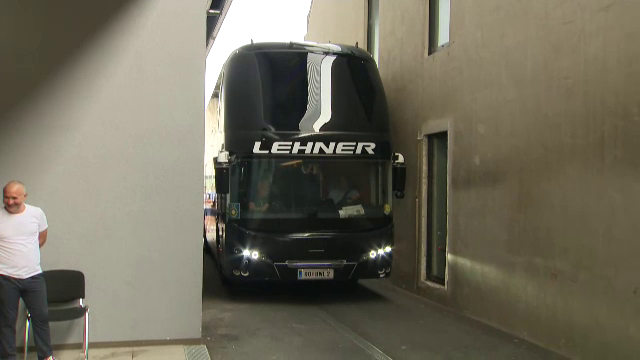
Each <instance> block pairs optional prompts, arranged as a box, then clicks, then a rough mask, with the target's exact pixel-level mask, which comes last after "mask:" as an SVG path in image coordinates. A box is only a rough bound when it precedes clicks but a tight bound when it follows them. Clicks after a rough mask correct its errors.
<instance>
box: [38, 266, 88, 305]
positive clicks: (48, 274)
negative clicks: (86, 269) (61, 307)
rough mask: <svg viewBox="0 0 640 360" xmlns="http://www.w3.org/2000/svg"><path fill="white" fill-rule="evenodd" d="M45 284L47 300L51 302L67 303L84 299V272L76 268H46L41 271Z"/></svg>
mask: <svg viewBox="0 0 640 360" xmlns="http://www.w3.org/2000/svg"><path fill="white" fill-rule="evenodd" d="M42 275H44V281H45V283H46V284H47V301H48V302H49V303H50V304H52V303H54V304H55V303H67V302H72V301H75V300H79V299H84V296H85V293H84V274H83V273H82V271H78V270H47V271H43V272H42Z"/></svg>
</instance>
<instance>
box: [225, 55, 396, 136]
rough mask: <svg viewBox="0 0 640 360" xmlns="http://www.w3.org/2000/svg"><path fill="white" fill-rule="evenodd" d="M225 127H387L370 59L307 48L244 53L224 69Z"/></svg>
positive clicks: (369, 129) (381, 129)
mask: <svg viewBox="0 0 640 360" xmlns="http://www.w3.org/2000/svg"><path fill="white" fill-rule="evenodd" d="M223 87H224V92H225V98H224V107H225V130H226V131H230V130H231V131H256V130H257V131H260V130H271V131H292V132H303V133H304V132H318V131H344V132H373V133H380V132H387V131H388V112H387V103H386V98H385V94H384V90H383V87H382V83H381V80H380V76H379V74H378V70H377V67H376V66H375V63H374V61H373V60H371V59H363V58H360V57H357V56H351V55H335V54H333V55H332V54H322V53H308V52H303V51H256V52H240V53H238V54H235V55H234V56H232V57H231V58H230V59H229V62H228V64H227V66H226V68H225V78H224V83H223Z"/></svg>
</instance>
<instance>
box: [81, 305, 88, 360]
mask: <svg viewBox="0 0 640 360" xmlns="http://www.w3.org/2000/svg"><path fill="white" fill-rule="evenodd" d="M83 336H84V338H83V339H82V350H83V352H84V359H85V360H88V359H89V309H87V312H86V313H85V314H84V334H83Z"/></svg>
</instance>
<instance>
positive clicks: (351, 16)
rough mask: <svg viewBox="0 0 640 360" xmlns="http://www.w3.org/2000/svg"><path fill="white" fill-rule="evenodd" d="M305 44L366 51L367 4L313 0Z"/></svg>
mask: <svg viewBox="0 0 640 360" xmlns="http://www.w3.org/2000/svg"><path fill="white" fill-rule="evenodd" d="M310 14H311V16H310V17H309V23H308V28H307V35H306V36H305V38H304V39H305V40H307V41H315V42H318V43H326V42H331V43H333V44H343V45H352V46H355V45H356V42H357V43H358V47H360V48H362V49H366V48H367V0H314V1H313V3H312V4H311V12H310Z"/></svg>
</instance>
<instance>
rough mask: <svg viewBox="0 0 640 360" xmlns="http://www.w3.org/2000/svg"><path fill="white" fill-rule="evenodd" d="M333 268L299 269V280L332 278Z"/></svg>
mask: <svg viewBox="0 0 640 360" xmlns="http://www.w3.org/2000/svg"><path fill="white" fill-rule="evenodd" d="M331 279H333V269H298V280H331Z"/></svg>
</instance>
